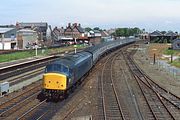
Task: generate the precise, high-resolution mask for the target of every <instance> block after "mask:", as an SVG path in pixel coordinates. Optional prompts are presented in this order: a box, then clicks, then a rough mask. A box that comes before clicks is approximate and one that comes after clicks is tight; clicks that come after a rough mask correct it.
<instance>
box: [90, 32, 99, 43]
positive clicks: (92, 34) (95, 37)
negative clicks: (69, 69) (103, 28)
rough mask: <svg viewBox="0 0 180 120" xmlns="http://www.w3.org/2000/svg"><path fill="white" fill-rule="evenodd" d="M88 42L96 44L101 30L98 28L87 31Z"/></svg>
mask: <svg viewBox="0 0 180 120" xmlns="http://www.w3.org/2000/svg"><path fill="white" fill-rule="evenodd" d="M88 38H89V42H90V43H92V44H94V45H96V44H99V43H100V42H101V32H100V31H99V30H91V31H89V33H88Z"/></svg>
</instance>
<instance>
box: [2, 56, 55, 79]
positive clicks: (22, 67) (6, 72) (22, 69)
mask: <svg viewBox="0 0 180 120" xmlns="http://www.w3.org/2000/svg"><path fill="white" fill-rule="evenodd" d="M55 59H56V57H53V56H51V57H47V58H44V59H39V60H33V61H30V62H24V63H19V64H17V65H11V66H8V67H3V68H0V78H1V81H2V80H6V79H8V78H10V77H14V76H18V75H20V74H23V73H26V72H29V71H32V70H35V69H38V68H41V67H44V66H45V65H47V64H48V63H49V62H51V61H53V60H55Z"/></svg>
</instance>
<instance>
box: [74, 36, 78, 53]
mask: <svg viewBox="0 0 180 120" xmlns="http://www.w3.org/2000/svg"><path fill="white" fill-rule="evenodd" d="M74 43H75V45H74V53H75V54H76V53H77V45H76V43H77V41H76V38H75V39H74Z"/></svg>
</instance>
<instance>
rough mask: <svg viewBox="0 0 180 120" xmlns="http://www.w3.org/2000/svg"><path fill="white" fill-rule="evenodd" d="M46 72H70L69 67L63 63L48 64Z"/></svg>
mask: <svg viewBox="0 0 180 120" xmlns="http://www.w3.org/2000/svg"><path fill="white" fill-rule="evenodd" d="M45 72H46V73H49V72H58V73H65V74H67V75H68V74H69V68H68V67H66V66H64V65H61V64H50V65H47V66H46V71H45Z"/></svg>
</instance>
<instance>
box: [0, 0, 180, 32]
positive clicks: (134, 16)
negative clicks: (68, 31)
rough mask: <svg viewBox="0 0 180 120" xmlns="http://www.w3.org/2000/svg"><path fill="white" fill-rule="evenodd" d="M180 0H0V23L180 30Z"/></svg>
mask: <svg viewBox="0 0 180 120" xmlns="http://www.w3.org/2000/svg"><path fill="white" fill-rule="evenodd" d="M179 5H180V0H1V3H0V24H15V23H16V22H48V24H50V25H52V26H58V27H61V26H66V25H67V24H68V23H69V22H73V23H74V22H77V23H81V25H82V26H83V27H88V26H89V27H96V26H98V27H100V28H103V29H109V28H118V27H139V28H142V29H143V28H145V29H146V31H148V32H149V31H154V30H166V31H168V30H173V31H178V32H180V7H179Z"/></svg>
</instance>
